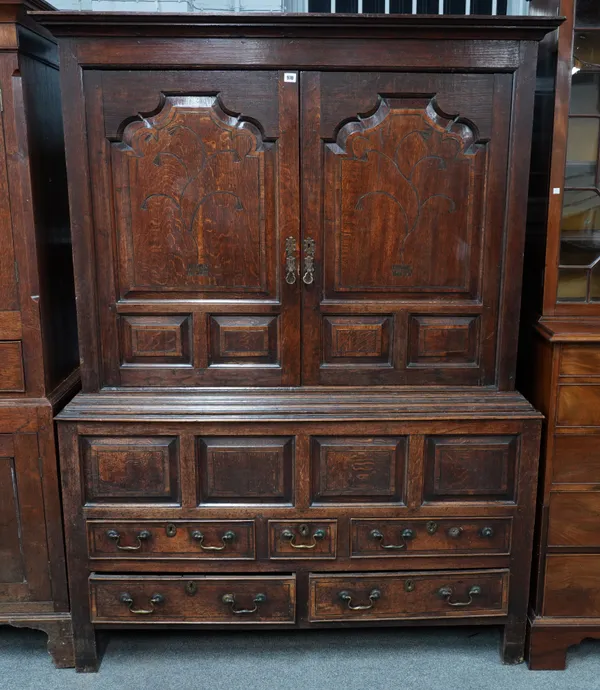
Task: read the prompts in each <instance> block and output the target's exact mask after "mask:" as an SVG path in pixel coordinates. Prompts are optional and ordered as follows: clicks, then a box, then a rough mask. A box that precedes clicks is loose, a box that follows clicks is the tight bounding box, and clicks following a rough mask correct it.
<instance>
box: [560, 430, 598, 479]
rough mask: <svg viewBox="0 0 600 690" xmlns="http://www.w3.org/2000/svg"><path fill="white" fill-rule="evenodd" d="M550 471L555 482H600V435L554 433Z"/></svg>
mask: <svg viewBox="0 0 600 690" xmlns="http://www.w3.org/2000/svg"><path fill="white" fill-rule="evenodd" d="M552 472H553V475H552V481H553V483H555V484H600V436H575V435H572V434H569V435H562V434H556V435H555V437H554V461H553V463H552Z"/></svg>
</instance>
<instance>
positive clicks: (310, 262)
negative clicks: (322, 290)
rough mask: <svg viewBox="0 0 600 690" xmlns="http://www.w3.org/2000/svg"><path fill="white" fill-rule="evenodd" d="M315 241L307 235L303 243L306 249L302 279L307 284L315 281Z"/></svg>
mask: <svg viewBox="0 0 600 690" xmlns="http://www.w3.org/2000/svg"><path fill="white" fill-rule="evenodd" d="M315 246H316V244H315V241H314V240H313V239H312V238H310V237H307V238H306V239H305V240H304V242H303V243H302V248H303V249H304V268H303V269H302V281H303V282H304V284H305V285H311V284H312V283H314V282H315Z"/></svg>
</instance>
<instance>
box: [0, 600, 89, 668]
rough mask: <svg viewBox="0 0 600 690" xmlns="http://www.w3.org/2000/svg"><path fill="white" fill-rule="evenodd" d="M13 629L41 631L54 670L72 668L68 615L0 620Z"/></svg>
mask: <svg viewBox="0 0 600 690" xmlns="http://www.w3.org/2000/svg"><path fill="white" fill-rule="evenodd" d="M0 622H2V623H8V625H12V626H13V627H15V628H32V629H34V630H41V631H42V632H45V633H46V635H48V653H49V654H50V656H51V657H52V660H53V661H54V665H55V666H56V668H73V666H75V654H74V647H73V626H72V624H71V616H70V615H69V614H68V613H55V614H48V615H44V616H40V617H39V618H28V617H27V616H19V615H17V616H12V617H10V618H7V619H6V620H5V619H2V620H0Z"/></svg>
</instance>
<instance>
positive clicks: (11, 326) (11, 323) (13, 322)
mask: <svg viewBox="0 0 600 690" xmlns="http://www.w3.org/2000/svg"><path fill="white" fill-rule="evenodd" d="M22 337H23V325H22V322H21V312H20V311H0V340H21V338H22Z"/></svg>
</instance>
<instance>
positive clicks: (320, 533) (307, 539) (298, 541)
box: [269, 520, 337, 559]
mask: <svg viewBox="0 0 600 690" xmlns="http://www.w3.org/2000/svg"><path fill="white" fill-rule="evenodd" d="M336 548H337V520H316V521H311V522H307V521H306V520H269V558H311V559H312V558H335V556H336Z"/></svg>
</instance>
